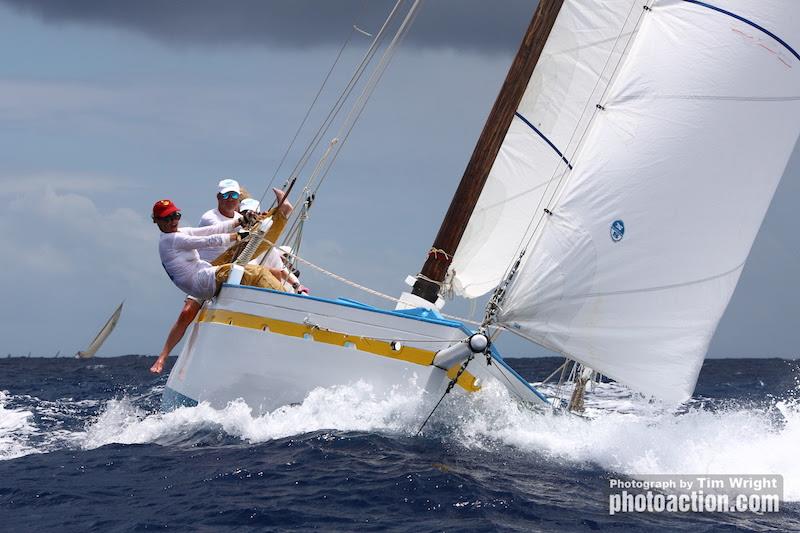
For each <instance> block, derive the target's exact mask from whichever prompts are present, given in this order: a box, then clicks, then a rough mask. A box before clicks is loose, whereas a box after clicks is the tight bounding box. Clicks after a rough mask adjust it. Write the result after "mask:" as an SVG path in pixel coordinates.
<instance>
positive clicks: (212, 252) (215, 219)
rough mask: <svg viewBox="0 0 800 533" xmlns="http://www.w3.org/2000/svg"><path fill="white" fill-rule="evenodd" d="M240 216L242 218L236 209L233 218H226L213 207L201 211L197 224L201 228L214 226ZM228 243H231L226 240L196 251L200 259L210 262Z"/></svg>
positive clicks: (225, 248)
mask: <svg viewBox="0 0 800 533" xmlns="http://www.w3.org/2000/svg"><path fill="white" fill-rule="evenodd" d="M240 218H242V215H241V214H240V213H238V212H236V211H234V212H233V218H228V217H226V216H225V215H223V214H222V213H220V211H219V209H217V208H214V209H209V210H208V211H206V212H205V213H203V216H202V217H200V223H199V224H198V226H199V227H201V228H202V227H205V226H214V225H216V224H221V223H223V222H231V221H234V220H239V219H240ZM230 244H231V243H230V242H226V243H225V244H222V245H220V246H211V247H209V248H203V249H202V250H198V252H199V253H200V259H202V260H203V261H208V262H211V261H213V260H214V259H216V258H217V257H219V256H220V254H221V253H222V252H224V251H225V250H227V249H228V246H230Z"/></svg>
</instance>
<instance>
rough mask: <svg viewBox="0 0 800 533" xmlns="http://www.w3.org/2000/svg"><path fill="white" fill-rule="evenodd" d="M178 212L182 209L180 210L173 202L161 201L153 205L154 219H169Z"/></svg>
mask: <svg viewBox="0 0 800 533" xmlns="http://www.w3.org/2000/svg"><path fill="white" fill-rule="evenodd" d="M177 211H180V209H178V206H177V205H175V204H173V203H172V200H159V201H157V202H156V203H154V204H153V217H154V218H164V217H168V216H170V215H171V214H172V213H175V212H177Z"/></svg>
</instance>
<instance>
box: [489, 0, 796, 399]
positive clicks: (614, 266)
mask: <svg viewBox="0 0 800 533" xmlns="http://www.w3.org/2000/svg"><path fill="white" fill-rule="evenodd" d="M590 3H591V4H597V5H603V6H604V5H605V3H603V2H590ZM571 4H572V7H573V8H575V7H576V5H577V4H578V3H577V2H572V3H571ZM586 4H587V5H588V4H589V3H586ZM601 11H603V10H601ZM583 16H584V17H587V18H591V19H594V18H597V22H596V24H597V25H605V24H606V22H605V19H604V18H603V16H602V13H597V14H595V13H591V12H589V11H586V9H584V12H583ZM586 24H588V25H590V26H592V25H593V24H594V21H593V20H590V21H587V22H586ZM798 35H800V2H798V1H797V0H727V1H724V2H722V1H721V0H717V1H716V2H714V1H711V2H700V1H691V0H663V1H655V2H652V5H651V10H645V14H644V16H643V17H642V19H641V22H640V23H639V25H638V27H637V33H636V34H635V36H634V37H633V39H632V42H631V44H630V47H629V49H628V50H627V52H626V53H625V55H624V57H623V60H622V63H621V65H620V66H619V68H618V70H617V72H616V73H615V74H614V75H613V77H612V82H611V85H610V86H609V87H608V91H607V93H606V94H605V95H604V96H603V98H602V99H601V100H598V101H596V102H593V103H592V104H591V105H592V106H594V105H595V104H599V105H600V106H601V107H600V108H596V109H597V113H596V116H595V117H594V118H593V119H592V121H591V123H590V126H589V128H588V130H587V132H586V135H585V138H584V139H583V141H582V142H581V144H580V146H579V150H578V152H577V153H576V154H575V155H574V156H570V162H571V164H572V166H573V169H572V170H571V172H570V174H569V175H568V176H567V177H566V178H565V180H564V181H563V187H562V188H561V189H560V190H559V191H558V194H557V196H556V199H555V200H554V201H553V202H552V203H551V204H550V205H549V206H548V207H549V209H550V211H552V215H546V216H544V218H543V220H542V223H541V225H540V226H539V229H538V230H537V231H536V233H535V235H534V236H533V240H532V242H531V243H530V246H529V248H528V253H527V254H526V256H525V260H524V262H523V264H522V266H521V268H520V270H519V272H518V273H517V275H516V277H515V278H514V280H513V282H512V284H511V286H510V288H509V291H508V293H507V298H506V300H505V301H504V302H503V305H502V311H501V312H500V314H499V315H498V321H499V323H501V324H503V325H505V326H506V327H508V328H509V329H511V330H512V331H516V332H517V333H519V334H520V335H522V336H524V337H527V338H529V339H531V340H533V341H535V342H537V343H540V344H542V345H544V346H547V347H549V348H552V349H554V350H556V351H559V352H562V353H564V354H566V355H568V356H569V357H571V358H574V359H576V360H578V361H580V362H582V363H584V364H586V365H588V366H590V367H592V368H594V369H597V370H600V371H601V372H602V373H604V374H606V375H608V376H610V377H612V378H614V379H616V380H618V381H620V382H621V383H624V384H626V385H628V386H630V387H632V388H634V389H637V390H640V391H642V392H645V393H648V394H653V395H656V396H659V397H662V398H664V399H666V400H670V401H682V400H685V399H686V398H688V397H689V396H691V394H692V392H693V390H694V386H695V383H696V380H697V375H698V372H699V370H700V366H701V364H702V360H703V357H704V356H705V353H706V350H707V348H708V344H709V342H710V340H711V337H712V335H713V333H714V330H715V329H716V327H717V324H718V322H719V319H720V317H721V316H722V313H723V312H724V310H725V307H726V306H727V304H728V301H729V300H730V297H731V294H732V293H733V290H734V288H735V286H736V283H737V281H738V279H739V275H740V273H741V270H742V267H743V265H744V262H745V260H746V258H747V255H748V253H749V251H750V247H751V245H752V243H753V240H754V238H755V236H756V233H757V231H758V228H759V226H760V225H761V221H762V219H763V217H764V214H765V212H766V210H767V208H768V206H769V203H770V201H771V199H772V195H773V193H774V191H775V188H776V187H777V184H778V182H779V180H780V178H781V175H782V174H783V172H784V170H785V168H786V164H787V161H788V158H789V156H790V154H791V152H792V149H793V147H794V146H795V143H796V141H797V138H798V133H800V56H798V54H797V52H796V48H793V47H792V46H793V45H794V46H796V43H794V44H793V43H792V42H791V41H793V40H796V39H797V38H798ZM544 81H545V82H546V81H547V80H544ZM551 98H552V97H551ZM565 101H568V100H567V99H565ZM537 119H538V117H537V118H533V120H537ZM545 124H546V123H545ZM517 126H518V127H520V126H521V125H517ZM517 131H519V130H517ZM555 131H557V129H549V130H548V132H555ZM553 138H554V139H557V140H558V142H561V141H562V140H563V137H561V136H557V135H554V137H553ZM551 140H552V139H551ZM536 156H537V157H540V154H539V152H536ZM503 164H505V163H503ZM550 164H551V166H552V164H553V162H552V161H551V162H550ZM531 165H533V163H531ZM545 176H546V174H545ZM542 179H543V177H541V176H540V177H537V178H536V179H535V183H537V184H538V183H540V182H541V181H542ZM537 201H538V200H536V199H532V200H526V201H525V203H526V204H527V205H528V206H532V205H534V204H535V203H536V202H537Z"/></svg>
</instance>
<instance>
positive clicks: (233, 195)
mask: <svg viewBox="0 0 800 533" xmlns="http://www.w3.org/2000/svg"><path fill="white" fill-rule="evenodd" d="M222 199H223V200H238V199H239V193H238V192H234V191H231V192H224V193H222Z"/></svg>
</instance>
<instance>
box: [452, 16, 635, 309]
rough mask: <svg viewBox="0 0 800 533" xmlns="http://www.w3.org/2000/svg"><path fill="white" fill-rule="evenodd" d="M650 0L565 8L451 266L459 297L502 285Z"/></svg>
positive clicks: (540, 59) (551, 34)
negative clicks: (542, 203) (537, 212)
mask: <svg viewBox="0 0 800 533" xmlns="http://www.w3.org/2000/svg"><path fill="white" fill-rule="evenodd" d="M647 3H648V2H647V1H645V0H607V1H605V2H597V1H596V0H566V1H565V2H564V4H563V6H562V8H561V11H560V12H559V14H558V18H557V19H556V23H555V26H554V27H553V30H552V31H551V33H550V37H549V38H548V41H547V44H546V45H545V48H544V50H543V52H542V56H541V57H540V58H539V62H538V63H537V65H536V68H535V70H534V72H533V75H532V76H531V80H530V82H529V83H528V87H527V89H526V91H525V95H524V96H523V98H522V102H521V103H520V105H519V108H518V109H517V114H516V116H515V117H514V120H513V121H512V123H511V127H510V129H509V131H508V134H507V135H506V138H505V140H504V142H503V145H502V147H501V149H500V153H499V154H498V157H497V159H496V161H495V163H494V166H493V167H492V170H491V173H490V175H489V178H488V180H487V182H486V185H485V186H484V189H483V191H482V193H481V196H480V199H479V200H478V204H477V206H476V207H475V211H474V212H473V215H472V218H471V219H470V222H469V224H468V225H467V228H466V230H465V233H464V237H463V238H462V239H461V243H460V244H459V247H458V250H457V251H456V254H455V257H454V259H453V263H452V267H451V268H452V270H453V271H455V277H454V284H453V285H454V289H455V291H456V293H457V294H459V295H461V296H465V297H468V298H474V297H477V296H480V295H482V294H485V293H487V292H488V291H490V290H492V289H493V288H494V287H496V286H497V284H498V283H499V282H500V281H501V280H502V279H503V275H504V273H505V270H506V268H507V267H508V265H509V264H510V263H511V262H512V261H513V260H514V258H515V257H516V255H517V253H518V251H519V246H520V244H521V243H522V242H523V241H524V240H525V236H526V235H527V233H528V231H529V229H530V228H529V222H530V220H531V217H532V212H533V210H534V209H537V207H538V209H539V210H541V208H543V207H545V205H540V204H541V202H542V200H543V199H544V200H545V201H546V200H547V198H549V197H550V196H551V195H552V193H553V190H554V188H555V185H556V184H557V182H558V179H559V178H561V177H562V176H563V174H564V173H565V172H568V171H569V167H570V166H571V165H570V160H571V158H572V157H573V155H574V152H575V148H576V147H577V146H578V141H579V140H580V138H581V137H582V135H583V133H584V131H585V129H586V127H587V125H588V123H589V119H590V118H591V116H592V111H593V110H594V107H595V104H596V103H597V100H598V98H599V97H600V95H601V94H602V93H603V91H604V90H605V89H606V85H607V83H608V80H609V78H610V77H611V74H612V72H613V70H614V68H615V67H616V65H617V64H618V62H619V61H618V59H619V57H620V55H621V53H622V52H623V50H624V47H625V45H626V44H627V42H628V40H629V37H630V33H631V31H632V30H633V28H634V27H635V25H636V22H637V21H638V19H639V17H640V16H641V14H642V12H643V9H642V7H643V6H644V5H645V4H647Z"/></svg>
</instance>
